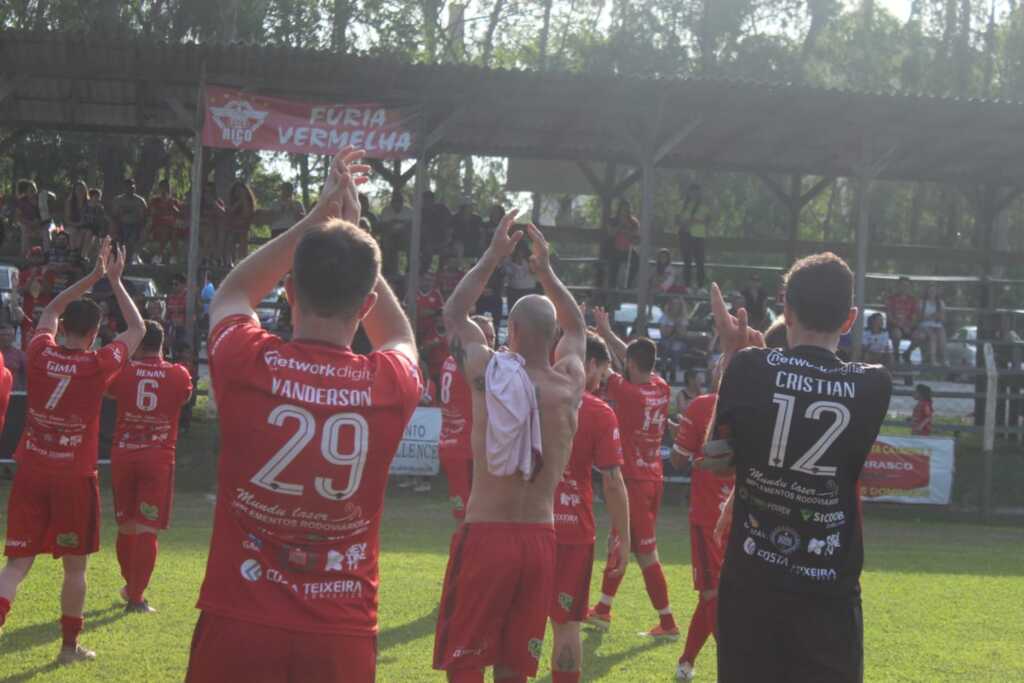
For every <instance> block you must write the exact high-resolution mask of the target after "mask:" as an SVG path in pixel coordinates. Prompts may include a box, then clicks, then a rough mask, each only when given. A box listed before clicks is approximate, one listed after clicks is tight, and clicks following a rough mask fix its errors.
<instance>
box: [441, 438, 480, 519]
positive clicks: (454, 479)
mask: <svg viewBox="0 0 1024 683" xmlns="http://www.w3.org/2000/svg"><path fill="white" fill-rule="evenodd" d="M440 460H441V467H442V468H443V469H444V476H445V478H446V479H447V480H448V499H449V500H450V501H451V502H452V517H454V518H455V519H464V518H465V517H466V504H467V503H469V491H470V488H472V485H473V458H472V456H471V457H469V458H466V457H465V456H462V455H458V456H454V455H449V454H447V453H446V454H445V455H442V456H440Z"/></svg>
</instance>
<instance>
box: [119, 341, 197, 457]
mask: <svg viewBox="0 0 1024 683" xmlns="http://www.w3.org/2000/svg"><path fill="white" fill-rule="evenodd" d="M110 394H111V395H112V396H113V397H114V399H115V400H116V401H117V425H116V427H115V429H114V440H113V444H112V446H111V457H112V458H124V457H130V456H132V455H135V454H140V453H143V452H147V451H162V452H164V453H166V454H168V455H170V457H172V458H173V457H174V448H175V445H176V444H177V442H178V418H179V416H180V415H181V406H182V405H183V404H184V403H185V402H187V401H188V399H189V397H190V396H191V395H192V376H191V375H190V374H189V371H188V369H187V368H186V367H185V366H184V365H179V364H176V363H168V362H167V361H165V360H163V359H162V358H158V357H152V358H143V359H139V360H132V361H129V363H128V365H127V366H126V367H125V368H124V370H122V371H121V372H120V374H118V376H117V378H116V379H115V380H114V382H113V384H112V385H111V387H110Z"/></svg>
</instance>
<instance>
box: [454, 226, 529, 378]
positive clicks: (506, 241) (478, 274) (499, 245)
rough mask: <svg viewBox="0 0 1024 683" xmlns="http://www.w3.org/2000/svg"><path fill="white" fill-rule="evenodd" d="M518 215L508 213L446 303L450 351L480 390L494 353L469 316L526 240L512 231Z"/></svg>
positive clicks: (519, 233)
mask: <svg viewBox="0 0 1024 683" xmlns="http://www.w3.org/2000/svg"><path fill="white" fill-rule="evenodd" d="M518 215H519V211H518V210H516V209H512V210H511V211H509V212H508V213H507V214H505V216H504V217H503V218H502V219H501V221H500V222H499V223H498V227H497V229H495V231H494V236H493V237H492V238H491V244H490V245H489V246H488V247H487V251H485V252H484V255H483V256H481V257H480V260H479V261H477V262H476V265H474V266H473V267H472V268H470V269H469V272H468V273H466V275H465V276H464V277H463V278H462V279H461V280H459V284H458V285H456V286H455V291H454V292H452V294H451V296H450V297H448V301H446V302H445V304H444V313H443V315H444V329H445V334H447V336H448V348H449V349H451V352H452V357H453V358H454V359H455V362H456V363H458V364H459V370H460V371H461V372H462V375H463V376H464V377H465V378H466V379H467V380H468V381H469V383H470V386H472V387H473V388H474V389H477V390H478V391H483V371H484V368H485V367H486V365H487V362H488V361H489V360H490V358H491V354H492V353H493V351H492V350H491V348H490V347H489V346H488V345H487V338H486V337H484V333H483V331H481V329H480V327H479V326H478V325H477V324H476V323H475V322H473V321H472V320H471V319H470V317H469V314H470V312H471V311H472V310H473V307H474V306H476V302H477V301H478V300H479V299H480V295H481V294H483V292H484V288H485V287H486V286H487V281H488V280H490V279H491V275H493V274H494V271H495V270H497V268H498V266H499V265H501V263H502V261H504V260H505V259H506V258H507V257H508V256H509V255H511V254H512V252H513V251H514V250H515V248H516V245H517V244H519V240H521V239H523V231H522V230H517V231H515V232H514V233H510V232H509V230H510V229H511V227H512V224H513V223H515V220H516V216H518Z"/></svg>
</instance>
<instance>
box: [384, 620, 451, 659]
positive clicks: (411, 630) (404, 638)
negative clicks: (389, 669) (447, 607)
mask: <svg viewBox="0 0 1024 683" xmlns="http://www.w3.org/2000/svg"><path fill="white" fill-rule="evenodd" d="M436 624H437V608H436V607H435V608H434V609H432V610H431V611H429V612H427V613H426V614H424V615H423V616H421V617H419V618H417V619H414V620H412V621H410V622H408V623H405V624H402V625H401V626H395V627H392V628H386V629H384V630H383V631H381V632H380V636H379V638H378V649H379V650H380V652H382V653H383V652H385V651H386V650H387V649H388V648H392V647H398V646H399V645H405V644H406V643H408V642H410V641H413V640H419V639H420V638H423V637H424V636H426V635H429V634H432V633H433V632H434V626H435V625H436ZM381 661H388V662H390V661H393V658H387V657H384V658H382V660H381Z"/></svg>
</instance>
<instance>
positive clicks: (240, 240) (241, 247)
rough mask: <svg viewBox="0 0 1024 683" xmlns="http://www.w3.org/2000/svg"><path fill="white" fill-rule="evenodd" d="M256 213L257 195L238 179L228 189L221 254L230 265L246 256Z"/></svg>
mask: <svg viewBox="0 0 1024 683" xmlns="http://www.w3.org/2000/svg"><path fill="white" fill-rule="evenodd" d="M255 213H256V196H255V195H254V194H253V193H252V188H251V187H249V186H248V185H246V184H245V183H243V182H242V181H241V180H236V181H235V182H234V183H232V184H231V189H230V190H228V205H227V216H226V223H227V225H226V229H225V230H224V231H223V233H222V234H223V235H224V242H223V245H222V247H223V248H222V249H221V256H222V258H223V259H224V262H225V263H226V264H228V265H229V266H234V265H235V264H236V263H238V262H240V261H241V260H242V259H244V258H245V255H246V253H247V252H248V251H249V228H251V227H252V220H253V216H254V215H255Z"/></svg>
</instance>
